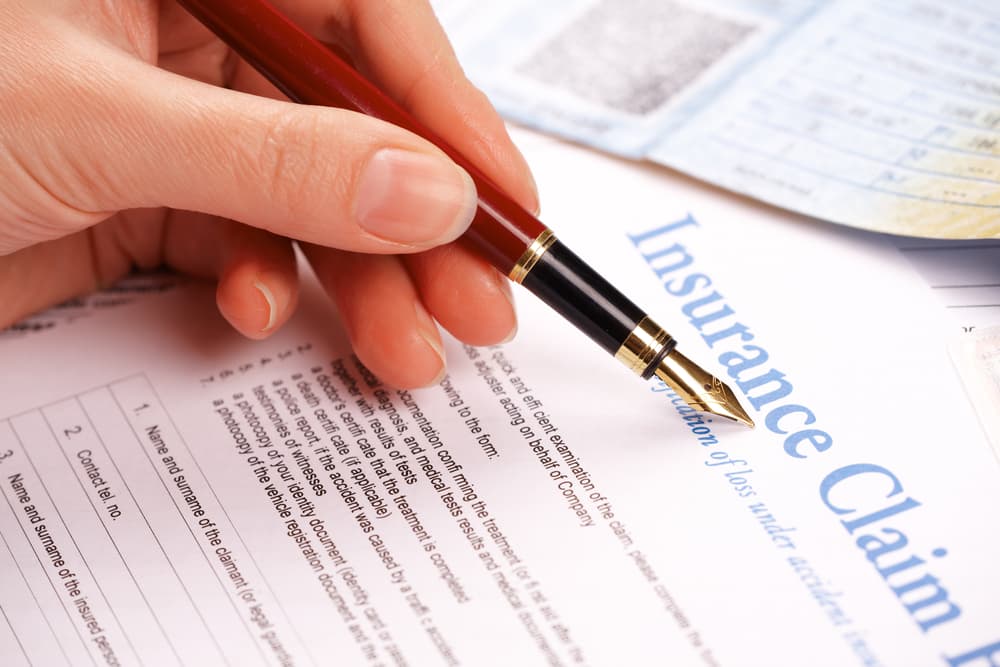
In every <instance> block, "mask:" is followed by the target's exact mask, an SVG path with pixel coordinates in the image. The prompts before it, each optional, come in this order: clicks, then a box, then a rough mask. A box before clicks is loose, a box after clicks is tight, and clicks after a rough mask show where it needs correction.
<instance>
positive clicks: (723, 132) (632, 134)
mask: <svg viewBox="0 0 1000 667" xmlns="http://www.w3.org/2000/svg"><path fill="white" fill-rule="evenodd" d="M435 7H436V9H437V11H438V12H439V15H440V17H441V20H442V21H443V22H444V24H445V26H446V28H447V29H448V32H449V35H450V36H451V38H452V40H453V42H454V43H455V46H456V50H457V51H458V54H459V57H460V59H461V60H462V62H463V64H464V66H465V67H466V70H467V71H468V73H469V75H470V76H471V77H472V79H473V80H474V81H475V82H476V83H477V84H478V85H480V86H481V87H482V88H483V89H484V90H485V91H486V92H487V94H488V95H489V96H490V98H491V99H492V100H493V102H494V103H495V104H496V106H497V107H498V109H499V110H500V111H501V112H502V113H503V114H505V115H506V116H507V117H509V118H511V119H513V120H516V121H518V122H521V123H524V124H527V125H530V126H533V127H536V128H539V129H542V130H545V131H548V132H553V133H556V134H559V135H561V136H564V137H569V138H571V139H575V140H578V141H581V142H584V143H587V144H590V145H593V146H597V147H599V148H601V149H604V150H607V151H610V152H613V153H618V154H621V155H625V156H629V157H633V158H647V159H650V160H653V161H655V162H658V163H661V164H664V165H668V166H670V167H673V168H675V169H678V170H680V171H682V172H685V173H687V174H691V175H693V176H695V177H697V178H699V179H703V180H705V181H708V182H711V183H713V184H716V185H719V186H722V187H724V188H728V189H730V190H733V191H736V192H738V193H742V194H745V195H749V196H751V197H754V198H757V199H761V200H763V201H765V202H769V203H771V204H774V205H777V206H780V207H783V208H787V209H790V210H793V211H797V212H799V213H803V214H805V215H808V216H812V217H817V218H821V219H824V220H830V221H834V222H838V223H843V224H847V225H852V226H856V227H861V228H864V229H871V230H878V231H884V232H890V233H894V234H906V235H911V236H925V237H937V238H982V237H994V236H998V235H1000V5H998V4H997V3H996V2H991V1H990V0H955V1H953V2H947V3H945V2H930V1H927V0H832V1H829V2H824V1H819V0H559V1H556V2H537V0H509V1H507V2H504V3H486V4H484V3H479V2H472V1H471V0H438V1H437V2H436V3H435Z"/></svg>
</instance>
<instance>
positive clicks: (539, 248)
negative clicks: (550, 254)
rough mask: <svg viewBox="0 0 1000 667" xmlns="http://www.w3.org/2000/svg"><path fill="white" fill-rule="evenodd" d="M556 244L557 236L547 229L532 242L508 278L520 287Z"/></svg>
mask: <svg viewBox="0 0 1000 667" xmlns="http://www.w3.org/2000/svg"><path fill="white" fill-rule="evenodd" d="M555 242H556V235H555V234H553V233H552V232H551V231H550V230H548V229H546V230H545V231H544V232H542V233H541V234H539V235H538V237H537V238H536V239H535V240H534V241H532V242H531V245H529V246H528V249H527V250H525V251H524V254H522V255H521V258H520V259H518V260H517V264H515V265H514V268H513V269H511V270H510V273H508V274H507V277H508V278H510V279H511V280H513V281H514V282H515V283H517V284H518V285H520V284H521V283H522V282H524V279H525V277H526V276H527V275H528V273H530V272H531V269H533V268H534V267H535V264H537V263H538V260H539V259H541V258H542V255H544V254H545V251H546V250H548V249H549V248H550V247H551V246H552V244H553V243H555Z"/></svg>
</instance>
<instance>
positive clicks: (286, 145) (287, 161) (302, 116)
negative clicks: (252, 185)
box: [250, 108, 329, 218]
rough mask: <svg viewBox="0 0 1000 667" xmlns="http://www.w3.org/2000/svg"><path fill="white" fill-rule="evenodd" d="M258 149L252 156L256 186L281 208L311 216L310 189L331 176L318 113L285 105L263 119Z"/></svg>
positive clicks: (292, 213)
mask: <svg viewBox="0 0 1000 667" xmlns="http://www.w3.org/2000/svg"><path fill="white" fill-rule="evenodd" d="M263 122H264V124H265V127H264V128H263V132H262V133H260V140H259V143H258V145H257V147H256V151H255V153H254V154H253V155H251V156H250V159H251V161H252V167H251V173H252V175H253V178H254V180H256V185H257V187H260V188H263V189H264V191H265V194H266V195H267V196H268V197H270V199H271V201H272V202H273V203H274V205H276V206H277V207H280V208H281V210H283V211H285V212H286V213H288V214H289V215H291V216H293V217H303V218H308V211H309V208H310V205H311V204H312V201H311V199H310V193H313V192H316V186H317V184H318V183H320V182H322V181H323V180H324V179H326V177H327V176H328V174H327V172H328V170H329V163H328V161H326V160H325V159H324V151H323V150H322V147H321V144H322V134H323V133H322V127H321V125H320V120H319V118H318V116H317V114H314V113H308V112H303V110H302V109H299V108H290V109H282V110H280V111H276V112H274V113H273V114H272V115H271V116H269V117H268V118H266V119H265V120H264V121H263Z"/></svg>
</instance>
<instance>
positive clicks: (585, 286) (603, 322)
mask: <svg viewBox="0 0 1000 667" xmlns="http://www.w3.org/2000/svg"><path fill="white" fill-rule="evenodd" d="M521 284H522V285H523V286H524V287H526V288H528V289H529V290H531V292H532V293H534V294H535V296H537V297H538V298H540V299H541V300H542V301H544V302H545V303H547V304H548V305H549V306H551V307H552V308H553V309H554V310H555V311H556V312H557V313H559V314H560V315H562V316H563V317H565V318H566V319H567V320H569V321H570V322H571V323H572V324H573V325H574V326H575V327H576V328H577V329H579V330H580V331H582V332H584V333H585V334H587V335H588V336H590V338H591V339H593V341H594V342H595V343H597V344H598V345H600V346H601V347H602V348H604V349H605V350H607V351H608V353H609V354H611V355H616V354H617V353H618V351H619V349H620V348H621V347H622V344H623V343H625V341H626V340H627V339H628V338H629V336H630V335H631V334H632V332H633V331H635V329H636V327H638V326H639V323H640V322H641V321H642V320H643V319H644V318H645V316H646V314H645V313H644V312H643V311H642V310H640V309H639V307H638V306H636V305H635V304H634V303H632V302H631V301H630V300H629V299H628V298H627V297H626V296H625V295H624V294H622V293H621V292H619V291H618V290H617V289H615V288H614V287H613V286H612V285H611V283H609V282H608V281H606V280H605V279H604V278H602V277H601V276H600V274H598V273H597V272H596V271H594V270H593V269H592V268H590V267H589V266H588V265H587V264H586V263H585V262H584V261H583V260H582V259H580V258H579V257H577V256H576V255H575V254H574V253H573V252H572V251H571V250H570V249H569V248H567V247H566V246H564V245H563V244H562V243H561V242H559V241H556V242H555V243H553V244H552V245H551V246H550V247H549V248H548V249H547V250H546V251H545V252H544V253H543V254H542V255H541V257H539V258H538V261H537V263H535V265H534V266H533V267H532V268H531V270H530V271H529V272H528V275H526V276H525V277H524V280H523V281H522V282H521ZM672 349H673V341H672V340H671V341H670V343H669V344H667V345H665V346H664V348H663V350H662V351H661V353H660V354H658V355H657V357H656V358H655V359H652V360H651V363H650V364H649V365H648V367H647V368H646V369H644V370H645V372H641V373H640V374H641V375H642V376H643V377H644V378H647V379H648V378H649V377H651V376H652V374H653V371H654V370H655V369H656V367H657V366H658V365H659V363H660V361H662V359H663V357H664V356H666V355H667V354H668V353H669V352H670V350H672Z"/></svg>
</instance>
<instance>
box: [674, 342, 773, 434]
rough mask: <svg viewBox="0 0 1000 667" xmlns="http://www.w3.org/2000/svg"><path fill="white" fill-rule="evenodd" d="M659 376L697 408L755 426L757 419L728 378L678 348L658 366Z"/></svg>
mask: <svg viewBox="0 0 1000 667" xmlns="http://www.w3.org/2000/svg"><path fill="white" fill-rule="evenodd" d="M656 377H658V378H660V379H661V380H663V381H664V382H666V383H667V385H668V386H669V387H670V388H671V389H673V390H674V391H675V392H677V395H678V396H680V397H681V398H683V399H684V402H685V403H687V404H688V405H689V406H691V407H692V408H694V409H695V410H700V411H701V412H708V413H710V414H713V415H716V416H719V417H724V418H725V419H729V420H731V421H734V422H739V423H740V424H744V425H746V426H749V427H750V428H753V426H754V423H753V420H752V419H750V415H748V414H747V412H746V410H744V409H743V406H742V405H740V402H739V400H738V399H737V398H736V394H734V393H733V390H732V389H730V388H729V387H728V386H727V385H726V383H725V382H723V381H722V380H720V379H719V378H717V377H715V376H714V375H712V374H711V373H709V372H708V371H706V370H704V369H703V368H701V367H700V366H698V365H697V364H696V363H694V362H693V361H691V360H690V359H688V358H687V357H685V356H684V355H683V354H681V353H680V352H678V351H677V350H674V351H672V352H671V353H670V354H668V355H667V356H666V357H665V358H664V359H663V361H661V362H660V365H659V366H658V367H657V369H656Z"/></svg>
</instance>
